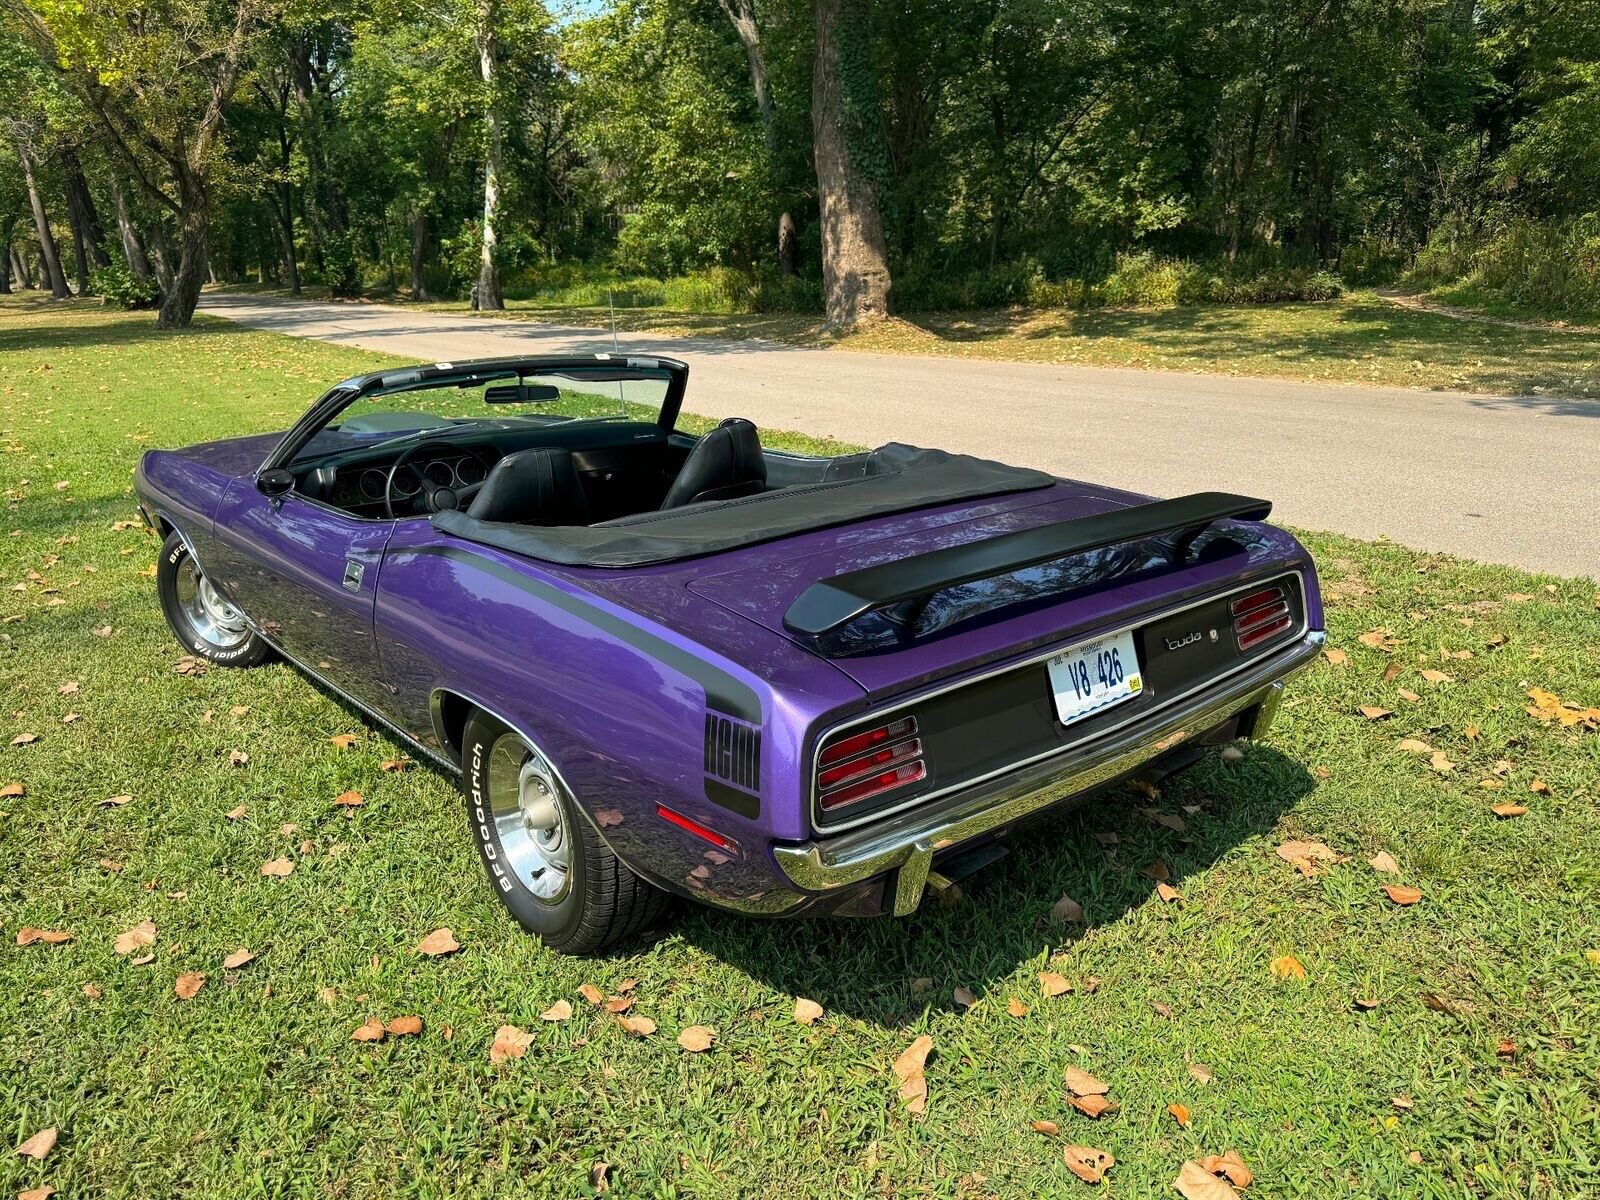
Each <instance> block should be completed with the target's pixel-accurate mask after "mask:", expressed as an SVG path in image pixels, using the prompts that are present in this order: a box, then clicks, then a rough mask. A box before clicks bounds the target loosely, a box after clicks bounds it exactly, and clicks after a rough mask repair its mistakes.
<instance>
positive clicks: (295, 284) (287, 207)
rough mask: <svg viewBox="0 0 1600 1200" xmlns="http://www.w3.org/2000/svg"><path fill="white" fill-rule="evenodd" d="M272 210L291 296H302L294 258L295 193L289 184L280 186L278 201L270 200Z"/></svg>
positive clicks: (268, 205) (273, 222)
mask: <svg viewBox="0 0 1600 1200" xmlns="http://www.w3.org/2000/svg"><path fill="white" fill-rule="evenodd" d="M267 207H268V208H269V209H271V210H272V217H273V220H272V227H273V229H274V230H276V231H277V235H278V248H279V250H280V251H281V252H282V256H283V277H284V279H285V280H286V281H287V282H288V284H289V294H290V295H291V296H298V295H299V294H300V264H299V263H297V262H296V261H295V257H294V193H293V191H292V190H291V185H290V184H288V183H280V184H278V197H277V200H276V201H271V200H269V201H268V202H267Z"/></svg>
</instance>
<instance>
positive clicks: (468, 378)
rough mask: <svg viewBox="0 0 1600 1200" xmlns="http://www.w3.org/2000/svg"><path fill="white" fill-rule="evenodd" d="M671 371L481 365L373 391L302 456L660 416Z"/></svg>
mask: <svg viewBox="0 0 1600 1200" xmlns="http://www.w3.org/2000/svg"><path fill="white" fill-rule="evenodd" d="M670 383H671V374H670V373H669V372H668V371H665V370H656V369H651V368H647V367H609V366H596V367H571V368H563V369H561V370H556V371H552V370H504V371H497V370H493V369H488V370H484V369H479V370H475V371H473V372H472V373H471V374H464V375H462V376H459V377H449V376H447V377H445V378H442V379H439V378H435V379H429V380H427V381H425V382H424V383H407V384H402V385H400V386H398V387H394V388H389V389H387V390H380V391H376V392H372V393H369V394H368V395H365V396H363V397H361V399H359V400H357V401H356V402H355V403H354V404H351V405H350V406H349V407H348V408H346V409H344V410H343V411H342V412H340V413H339V415H338V416H336V417H335V418H334V419H333V420H332V421H331V422H330V423H329V424H328V425H327V426H325V427H324V428H323V429H321V430H319V431H318V432H317V433H316V435H315V436H314V437H313V438H311V440H310V441H308V442H307V443H306V444H305V445H304V446H303V447H301V449H300V451H299V453H297V454H296V455H295V456H294V459H293V462H294V463H295V464H296V465H303V464H305V463H308V462H313V461H316V460H318V459H322V458H327V457H329V456H331V455H336V454H342V453H345V452H347V451H350V450H358V449H360V450H376V449H381V448H385V447H393V448H395V449H398V448H400V447H401V446H402V445H404V444H405V443H406V442H409V441H414V440H416V439H417V438H419V437H426V436H429V435H431V434H433V433H435V432H443V431H447V430H453V431H460V432H463V433H468V432H474V431H479V430H482V431H489V430H495V429H511V428H527V427H530V426H541V425H557V424H568V423H571V422H575V421H644V422H650V423H654V422H656V421H657V420H659V419H660V416H661V406H662V403H663V402H664V401H665V399H666V396H667V389H668V386H669V384H670Z"/></svg>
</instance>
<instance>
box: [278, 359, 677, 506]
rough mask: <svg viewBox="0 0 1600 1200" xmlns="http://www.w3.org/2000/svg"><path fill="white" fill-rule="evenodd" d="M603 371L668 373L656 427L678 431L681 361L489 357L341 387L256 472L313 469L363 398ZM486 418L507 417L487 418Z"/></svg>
mask: <svg viewBox="0 0 1600 1200" xmlns="http://www.w3.org/2000/svg"><path fill="white" fill-rule="evenodd" d="M597 368H598V369H602V370H606V371H608V372H610V373H612V375H613V378H614V379H617V380H622V381H626V380H628V379H630V378H632V379H656V380H659V378H660V374H661V372H662V371H665V372H667V392H666V395H665V396H663V397H662V400H661V411H660V414H659V416H658V417H657V420H656V423H657V425H658V426H659V427H660V428H661V430H662V432H664V433H671V432H672V430H673V428H674V427H675V426H676V424H677V421H678V412H679V410H680V409H681V408H682V407H683V393H684V389H685V388H686V387H687V385H688V379H689V367H688V364H686V363H684V362H681V361H680V360H678V359H675V358H665V357H661V356H657V355H637V354H630V355H618V354H591V355H572V356H568V357H562V358H484V359H474V360H470V361H467V362H459V363H455V362H440V363H430V364H426V365H423V366H417V367H405V368H401V369H398V370H393V371H379V372H375V373H373V374H371V375H357V376H355V377H353V378H351V379H346V380H344V381H343V382H341V383H337V384H335V385H334V386H333V387H332V388H330V389H328V391H326V392H324V393H323V394H322V396H321V397H320V398H318V400H317V401H316V403H314V404H313V405H312V406H311V407H310V408H309V409H307V410H306V412H305V415H304V416H302V417H301V418H300V419H299V420H298V421H296V422H295V423H294V424H293V425H291V426H290V427H289V431H288V432H287V433H285V434H284V436H283V439H282V440H281V441H280V442H279V443H278V444H277V445H276V446H274V447H273V449H272V451H271V453H269V454H268V455H267V457H266V458H265V459H264V460H263V461H262V463H261V465H260V466H259V467H257V468H256V471H255V474H256V475H257V476H258V477H259V476H260V475H261V474H262V473H263V472H266V471H271V470H275V469H277V468H280V467H287V468H289V469H291V470H293V469H296V468H297V466H298V467H300V468H303V467H304V466H306V465H308V464H296V463H295V456H296V455H297V454H299V453H300V451H301V450H303V449H304V448H305V446H306V444H307V443H309V442H310V441H311V439H312V438H314V437H315V436H316V435H317V434H319V433H321V432H322V431H323V430H324V429H326V428H327V427H328V426H329V425H330V424H332V423H333V421H334V420H335V419H336V418H337V417H338V416H339V415H340V414H341V413H343V412H344V410H345V409H347V408H349V407H350V406H351V405H352V404H354V403H355V402H356V401H358V400H361V399H365V398H368V397H372V396H381V395H384V394H386V393H390V392H396V393H398V392H413V391H418V390H423V389H427V388H433V387H439V388H444V387H449V386H452V385H453V384H466V385H471V384H472V383H473V382H474V381H481V382H488V381H489V380H491V379H497V378H500V379H503V378H506V377H507V376H508V375H510V374H513V373H515V374H518V375H523V376H527V375H537V374H541V373H552V374H559V373H561V372H562V371H570V370H591V371H592V370H595V369H597ZM530 407H536V406H530ZM508 415H509V414H508ZM620 416H621V414H619V417H620ZM619 417H576V418H573V421H572V423H581V422H583V421H586V420H588V421H596V420H601V421H614V420H617V419H619ZM486 419H491V420H493V419H502V420H503V419H504V418H503V417H502V418H495V417H487V416H486ZM469 429H470V426H465V427H463V429H462V432H463V433H466V432H468V430H469ZM430 432H433V433H436V434H437V433H442V432H444V431H442V430H438V429H435V430H431V431H430ZM397 436H402V435H397Z"/></svg>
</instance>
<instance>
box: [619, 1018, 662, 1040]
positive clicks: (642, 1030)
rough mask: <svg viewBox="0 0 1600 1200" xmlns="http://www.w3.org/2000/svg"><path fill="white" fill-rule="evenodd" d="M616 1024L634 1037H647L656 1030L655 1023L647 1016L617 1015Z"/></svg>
mask: <svg viewBox="0 0 1600 1200" xmlns="http://www.w3.org/2000/svg"><path fill="white" fill-rule="evenodd" d="M617 1024H618V1025H621V1026H622V1027H623V1028H624V1029H626V1030H627V1031H628V1032H629V1033H631V1034H633V1036H634V1037H649V1036H650V1035H651V1034H652V1033H654V1032H655V1031H656V1023H655V1022H654V1021H652V1020H651V1019H650V1018H649V1017H618V1018H617Z"/></svg>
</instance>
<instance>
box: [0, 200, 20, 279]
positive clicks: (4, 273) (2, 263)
mask: <svg viewBox="0 0 1600 1200" xmlns="http://www.w3.org/2000/svg"><path fill="white" fill-rule="evenodd" d="M16 231H17V214H16V213H12V214H11V215H10V216H8V217H7V218H6V219H5V220H4V221H0V242H4V243H5V252H4V253H3V254H0V296H9V295H11V264H12V263H13V262H14V261H15V258H16V253H15V251H13V250H12V249H11V238H12V235H13V234H15V233H16Z"/></svg>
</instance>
